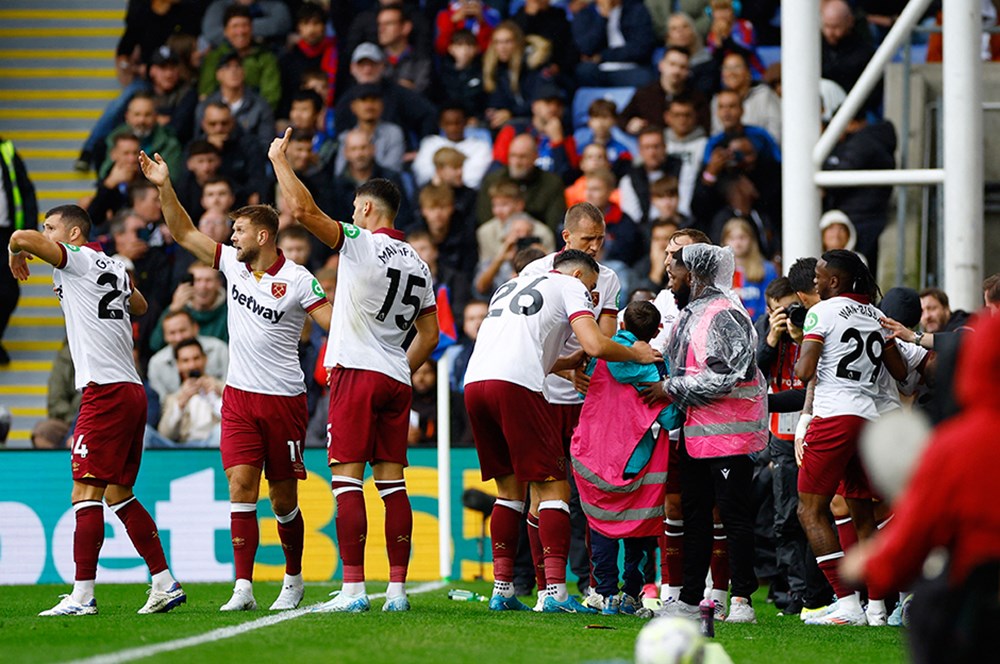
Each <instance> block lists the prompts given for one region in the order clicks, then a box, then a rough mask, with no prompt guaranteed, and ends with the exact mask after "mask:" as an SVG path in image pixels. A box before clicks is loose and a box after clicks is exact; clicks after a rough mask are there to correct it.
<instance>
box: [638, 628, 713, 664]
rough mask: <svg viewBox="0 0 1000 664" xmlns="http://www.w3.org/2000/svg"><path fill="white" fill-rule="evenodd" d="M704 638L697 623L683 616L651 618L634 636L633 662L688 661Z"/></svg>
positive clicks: (674, 663)
mask: <svg viewBox="0 0 1000 664" xmlns="http://www.w3.org/2000/svg"><path fill="white" fill-rule="evenodd" d="M703 641H704V639H702V636H701V633H700V632H699V631H698V624H697V623H695V622H694V621H691V620H685V619H684V618H654V619H653V620H651V621H649V624H647V625H646V626H645V627H643V628H642V630H640V631H639V636H638V637H636V640H635V662H636V664H688V663H689V662H692V661H695V656H696V655H697V653H698V651H700V650H701V648H702V645H703Z"/></svg>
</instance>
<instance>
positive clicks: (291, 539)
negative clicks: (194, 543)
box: [139, 152, 331, 611]
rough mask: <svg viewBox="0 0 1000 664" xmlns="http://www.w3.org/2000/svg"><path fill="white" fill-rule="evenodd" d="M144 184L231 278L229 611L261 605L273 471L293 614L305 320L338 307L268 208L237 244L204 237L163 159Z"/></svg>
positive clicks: (173, 225)
mask: <svg viewBox="0 0 1000 664" xmlns="http://www.w3.org/2000/svg"><path fill="white" fill-rule="evenodd" d="M139 164H140V166H141V167H142V171H143V173H144V174H145V175H146V178H147V179H148V180H149V181H150V182H152V183H153V184H155V185H156V186H157V188H159V190H160V204H161V205H162V207H163V217H164V219H166V222H167V226H168V227H169V228H170V233H171V234H172V235H173V236H174V239H175V240H177V242H178V244H180V245H181V246H182V247H184V248H185V249H187V250H188V251H190V252H191V253H192V254H193V255H194V257H195V258H197V259H198V260H200V261H202V262H204V263H207V264H209V265H211V266H212V267H213V268H215V269H216V270H219V271H220V272H222V273H223V274H224V275H225V276H226V300H227V302H228V314H227V316H228V321H227V322H228V326H229V373H228V375H227V378H226V388H225V390H224V391H223V393H222V440H221V444H220V447H221V451H222V466H223V468H224V469H225V471H226V478H227V479H228V481H229V501H230V530H231V535H232V545H233V560H234V562H235V567H236V584H235V587H234V588H233V595H232V598H231V599H230V600H229V601H228V602H226V603H225V604H223V605H222V607H221V608H220V610H222V611H248V610H254V609H256V608H257V602H256V600H255V599H254V596H253V586H252V581H253V562H254V557H255V555H256V552H257V545H258V543H259V540H260V531H259V526H258V523H257V499H258V497H259V493H260V476H261V473H262V472H263V473H265V475H266V477H267V481H268V486H269V494H270V498H271V508H272V510H273V511H274V516H275V520H276V521H277V523H278V537H279V539H280V540H281V548H282V552H283V553H284V555H285V577H284V583H283V584H282V589H281V593H280V594H279V595H278V598H277V599H276V600H275V601H274V603H273V604H272V605H271V610H273V611H276V610H284V609H294V608H295V607H297V606H298V605H299V602H301V601H302V595H303V587H304V586H303V581H302V547H303V541H304V537H305V526H304V524H303V521H302V514H301V513H300V512H299V507H298V481H299V480H304V479H305V478H306V469H305V466H304V465H303V462H302V441H303V440H304V439H305V432H306V425H307V421H308V411H307V407H306V388H305V381H304V377H303V375H302V369H301V368H300V366H299V361H298V347H299V338H300V336H301V334H302V325H303V324H304V323H305V319H306V316H310V317H312V319H313V320H314V321H315V322H316V324H317V325H319V326H320V327H321V328H323V329H328V328H329V326H330V309H331V307H330V303H329V302H328V301H327V299H326V294H325V293H324V292H323V289H322V288H321V287H320V285H319V282H318V281H316V279H315V278H314V277H313V276H312V275H311V274H310V273H309V271H308V270H306V269H305V268H304V267H302V266H300V265H296V264H295V263H293V262H292V261H290V260H286V259H285V257H284V256H283V255H282V254H281V252H280V251H279V250H278V249H277V247H276V246H275V238H276V237H277V235H278V214H277V212H275V210H274V208H271V207H269V206H266V205H249V206H247V207H244V208H241V209H239V210H236V211H234V212H233V213H232V219H233V237H232V246H231V247H226V246H223V245H221V244H219V243H217V242H215V241H214V240H213V239H212V238H210V237H208V236H207V235H205V234H204V233H201V232H200V231H198V230H197V229H196V228H195V227H194V224H193V223H192V222H191V217H190V216H188V213H187V212H186V211H185V210H184V208H183V207H182V206H181V204H180V201H179V200H178V199H177V194H176V192H175V191H174V188H173V185H172V184H171V183H170V173H169V170H168V169H167V165H166V163H164V161H163V159H162V158H161V157H160V155H154V158H150V157H149V155H147V154H146V153H145V152H142V153H140V155H139Z"/></svg>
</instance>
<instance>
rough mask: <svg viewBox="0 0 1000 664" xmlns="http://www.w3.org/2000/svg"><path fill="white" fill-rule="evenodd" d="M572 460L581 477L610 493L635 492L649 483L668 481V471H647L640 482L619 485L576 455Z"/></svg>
mask: <svg viewBox="0 0 1000 664" xmlns="http://www.w3.org/2000/svg"><path fill="white" fill-rule="evenodd" d="M572 461H573V470H575V471H576V472H577V474H578V475H579V476H580V477H582V478H583V479H585V480H586V481H587V482H588V483H589V484H592V485H594V486H595V487H597V488H598V489H600V490H601V491H607V492H609V493H633V492H635V491H638V490H639V489H641V488H642V487H643V486H646V485H649V484H663V483H665V482H666V481H667V474H666V473H646V474H645V475H644V476H643V477H642V478H641V479H640V480H639V481H638V482H632V483H630V484H625V485H623V486H617V485H615V484H612V483H611V482H606V481H604V480H602V479H601V478H600V477H599V476H598V475H597V473H595V472H594V471H592V470H591V469H590V468H587V467H586V466H584V465H583V464H582V463H581V462H580V461H579V459H577V458H576V457H573V459H572Z"/></svg>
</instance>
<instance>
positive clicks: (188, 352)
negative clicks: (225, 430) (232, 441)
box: [157, 338, 225, 447]
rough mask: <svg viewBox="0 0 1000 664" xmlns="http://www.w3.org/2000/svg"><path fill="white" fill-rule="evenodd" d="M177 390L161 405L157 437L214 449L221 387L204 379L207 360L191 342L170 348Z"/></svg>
mask: <svg viewBox="0 0 1000 664" xmlns="http://www.w3.org/2000/svg"><path fill="white" fill-rule="evenodd" d="M174 357H175V359H176V361H177V373H178V374H179V375H180V379H181V386H180V388H179V389H178V390H177V391H175V392H172V393H170V394H168V395H167V397H166V399H164V401H163V416H162V417H161V418H160V424H159V426H158V427H157V428H158V430H159V432H160V434H161V435H163V436H165V437H167V438H169V439H170V440H172V441H174V442H176V443H186V444H188V445H190V446H192V447H218V445H219V436H220V433H221V431H222V389H223V387H225V384H224V383H223V382H222V381H221V380H219V379H218V378H216V377H214V376H208V375H205V370H206V368H207V367H208V356H207V355H206V354H205V351H204V349H202V347H201V343H199V341H198V340H197V339H195V338H190V339H184V340H183V341H181V342H180V343H178V344H177V346H176V347H175V348H174Z"/></svg>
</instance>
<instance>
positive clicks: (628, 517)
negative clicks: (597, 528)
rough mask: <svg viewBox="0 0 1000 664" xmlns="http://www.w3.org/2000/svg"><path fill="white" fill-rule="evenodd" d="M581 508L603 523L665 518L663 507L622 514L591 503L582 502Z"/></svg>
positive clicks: (623, 511)
mask: <svg viewBox="0 0 1000 664" xmlns="http://www.w3.org/2000/svg"><path fill="white" fill-rule="evenodd" d="M580 507H581V508H583V513H584V514H586V515H587V516H592V517H594V518H595V519H600V520H601V521H611V522H621V521H645V520H646V519H662V518H663V505H659V506H657V507H650V508H647V509H634V510H622V511H620V512H612V511H610V510H604V509H601V508H600V507H596V506H594V505H591V504H590V503H585V502H582V501H581V502H580Z"/></svg>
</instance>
